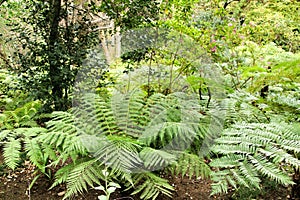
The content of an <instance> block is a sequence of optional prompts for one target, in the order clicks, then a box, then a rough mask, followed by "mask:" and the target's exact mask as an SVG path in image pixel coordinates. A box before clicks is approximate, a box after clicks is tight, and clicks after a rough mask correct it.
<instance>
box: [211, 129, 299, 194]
mask: <svg viewBox="0 0 300 200" xmlns="http://www.w3.org/2000/svg"><path fill="white" fill-rule="evenodd" d="M215 142H216V144H215V145H214V146H213V147H212V148H211V150H212V151H213V152H215V153H217V154H219V155H220V157H219V158H217V159H214V160H213V161H212V162H211V163H210V166H212V167H214V168H216V169H217V170H219V171H217V172H216V173H213V180H214V181H215V185H214V186H213V191H212V193H213V194H216V193H219V192H222V191H223V192H226V191H227V189H226V188H225V187H227V186H229V185H231V186H233V187H238V186H239V185H240V186H244V187H255V188H257V189H259V188H260V182H261V180H262V178H263V177H266V178H268V179H270V180H274V181H275V182H276V183H278V184H283V185H289V184H293V181H292V180H291V177H290V176H289V168H288V167H287V168H283V167H282V166H291V167H294V168H295V169H299V164H300V160H299V158H297V157H295V155H296V154H297V153H298V152H299V145H300V137H299V133H298V132H297V129H294V128H293V127H291V126H290V125H287V124H284V123H282V124H277V123H269V124H265V123H237V124H234V125H233V126H232V127H231V128H228V129H226V130H224V131H223V134H222V135H221V137H220V138H218V139H216V140H215ZM223 172H226V173H225V174H223V175H222V173H223ZM227 176H230V177H227ZM226 177H227V178H226Z"/></svg>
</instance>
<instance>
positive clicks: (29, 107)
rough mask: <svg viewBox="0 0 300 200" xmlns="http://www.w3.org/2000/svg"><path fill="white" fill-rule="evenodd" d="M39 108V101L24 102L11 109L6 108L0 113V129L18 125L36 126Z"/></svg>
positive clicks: (18, 126)
mask: <svg viewBox="0 0 300 200" xmlns="http://www.w3.org/2000/svg"><path fill="white" fill-rule="evenodd" d="M40 108H41V103H40V102H39V101H33V102H29V103H26V104H25V105H24V106H22V107H20V108H17V109H15V110H13V111H9V110H6V111H4V112H3V113H2V114H0V120H1V121H0V125H1V127H0V130H3V129H9V130H13V129H14V128H20V127H37V126H38V125H37V123H36V121H35V120H36V119H37V113H38V111H39V109H40Z"/></svg>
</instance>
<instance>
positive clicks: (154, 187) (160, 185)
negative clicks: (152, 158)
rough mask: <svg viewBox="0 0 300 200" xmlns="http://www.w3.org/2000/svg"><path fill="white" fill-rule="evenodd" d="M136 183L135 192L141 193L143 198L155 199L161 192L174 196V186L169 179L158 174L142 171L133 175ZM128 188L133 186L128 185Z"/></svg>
mask: <svg viewBox="0 0 300 200" xmlns="http://www.w3.org/2000/svg"><path fill="white" fill-rule="evenodd" d="M133 180H134V185H138V187H137V188H135V190H134V192H133V193H132V194H133V195H134V194H138V193H141V194H140V198H141V199H153V200H155V199H156V198H157V197H158V195H159V194H164V195H166V196H168V197H171V196H172V193H171V192H172V191H173V190H174V189H173V187H172V186H171V185H170V184H169V183H168V182H167V180H165V179H162V178H160V177H158V176H156V175H155V174H153V173H149V172H148V173H142V174H136V175H134V176H133ZM127 187H128V189H130V188H132V186H130V185H127Z"/></svg>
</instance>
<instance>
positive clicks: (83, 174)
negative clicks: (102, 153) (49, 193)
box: [57, 160, 104, 199]
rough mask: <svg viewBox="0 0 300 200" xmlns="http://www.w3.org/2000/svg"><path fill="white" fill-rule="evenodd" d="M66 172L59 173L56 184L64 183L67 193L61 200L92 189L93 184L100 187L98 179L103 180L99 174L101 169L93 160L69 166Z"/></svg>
mask: <svg viewBox="0 0 300 200" xmlns="http://www.w3.org/2000/svg"><path fill="white" fill-rule="evenodd" d="M70 166H71V167H67V169H68V171H67V170H63V173H62V171H60V172H59V175H60V177H59V178H58V179H57V181H58V182H63V181H66V183H67V192H66V194H65V196H64V198H63V199H66V198H68V197H71V196H73V195H75V194H77V193H83V192H84V191H87V190H88V187H90V188H93V187H94V184H98V185H100V179H104V177H103V174H102V173H101V170H102V168H101V167H99V164H97V162H96V161H95V160H88V161H84V160H83V161H82V162H80V161H79V162H78V163H77V164H76V165H70Z"/></svg>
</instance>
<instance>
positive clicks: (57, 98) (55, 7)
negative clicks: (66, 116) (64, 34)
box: [49, 0, 63, 110]
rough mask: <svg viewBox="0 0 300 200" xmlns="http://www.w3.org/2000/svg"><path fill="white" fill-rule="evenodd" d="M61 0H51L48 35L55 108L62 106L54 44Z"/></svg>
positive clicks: (56, 41)
mask: <svg viewBox="0 0 300 200" xmlns="http://www.w3.org/2000/svg"><path fill="white" fill-rule="evenodd" d="M60 10H61V0H53V1H52V7H51V25H50V36H49V60H50V73H49V75H50V80H51V84H52V98H53V102H54V106H55V110H61V109H62V108H63V105H62V104H63V99H62V97H63V87H62V86H61V80H59V77H60V73H61V72H60V64H59V56H58V52H56V50H57V48H56V47H55V45H56V44H58V43H59V41H58V40H59V30H58V28H59V21H60Z"/></svg>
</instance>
